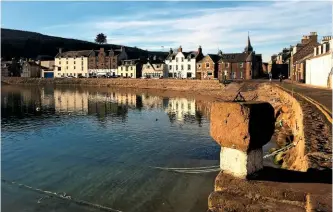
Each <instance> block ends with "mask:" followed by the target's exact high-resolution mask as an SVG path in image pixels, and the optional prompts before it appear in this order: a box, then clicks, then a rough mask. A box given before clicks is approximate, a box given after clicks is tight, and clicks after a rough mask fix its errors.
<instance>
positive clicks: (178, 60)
mask: <svg viewBox="0 0 333 212" xmlns="http://www.w3.org/2000/svg"><path fill="white" fill-rule="evenodd" d="M203 57H204V56H203V54H202V48H201V46H199V48H198V51H196V52H183V49H182V47H181V46H180V47H179V48H178V52H176V53H174V52H173V51H172V49H170V52H169V55H168V57H167V58H166V60H165V64H166V65H167V67H168V73H169V77H172V78H181V79H185V78H192V79H194V78H195V73H196V62H197V61H199V60H201V59H202V58H203Z"/></svg>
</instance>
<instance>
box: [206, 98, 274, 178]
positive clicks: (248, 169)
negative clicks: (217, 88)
mask: <svg viewBox="0 0 333 212" xmlns="http://www.w3.org/2000/svg"><path fill="white" fill-rule="evenodd" d="M210 121H211V124H210V134H211V136H212V137H213V139H214V140H215V141H216V142H217V143H218V144H220V145H221V157H220V158H221V162H220V166H221V169H222V170H223V171H224V172H226V173H230V174H231V175H233V176H236V177H241V178H244V177H246V176H247V175H250V174H252V173H254V172H256V171H258V170H260V169H262V167H263V159H262V157H263V152H262V146H263V145H265V144H266V143H267V142H269V141H270V139H271V137H272V135H273V133H274V127H275V126H274V124H275V117H274V108H273V107H272V106H271V105H270V104H269V103H265V102H242V103H236V102H219V103H214V104H213V105H212V107H211V118H210Z"/></svg>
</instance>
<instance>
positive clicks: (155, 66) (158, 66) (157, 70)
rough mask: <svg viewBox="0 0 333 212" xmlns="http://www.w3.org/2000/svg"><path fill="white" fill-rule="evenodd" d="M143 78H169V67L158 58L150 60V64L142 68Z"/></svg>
mask: <svg viewBox="0 0 333 212" xmlns="http://www.w3.org/2000/svg"><path fill="white" fill-rule="evenodd" d="M142 77H145V78H161V77H163V78H167V77H168V67H167V65H166V64H165V63H164V62H163V61H161V60H159V59H157V58H156V56H154V57H153V58H149V60H148V62H147V63H145V64H143V66H142Z"/></svg>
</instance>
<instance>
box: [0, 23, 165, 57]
mask: <svg viewBox="0 0 333 212" xmlns="http://www.w3.org/2000/svg"><path fill="white" fill-rule="evenodd" d="M100 47H104V48H105V49H106V50H107V49H110V48H120V46H119V45H116V44H105V45H99V44H96V43H92V42H88V41H82V40H76V39H69V38H61V37H55V36H49V35H43V34H40V33H36V32H27V31H21V30H13V29H4V28H1V57H2V58H3V59H4V60H10V59H11V58H13V57H15V58H19V57H24V58H32V59H35V58H36V57H37V56H38V55H50V56H55V55H56V54H57V53H58V49H59V48H62V49H63V51H69V50H88V49H95V50H98V49H99V48H100ZM125 47H126V51H127V52H129V53H130V54H129V55H135V56H137V55H140V56H145V57H146V56H148V55H151V54H155V55H158V56H162V55H166V54H167V53H166V52H149V51H145V50H142V49H139V48H133V47H127V46H125Z"/></svg>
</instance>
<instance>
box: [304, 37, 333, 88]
mask: <svg viewBox="0 0 333 212" xmlns="http://www.w3.org/2000/svg"><path fill="white" fill-rule="evenodd" d="M332 48H333V39H332V36H324V37H323V40H322V42H321V44H320V45H319V46H317V47H315V48H314V49H313V53H312V56H311V57H309V58H307V59H306V61H305V73H306V74H305V76H306V77H305V83H306V84H309V85H316V86H324V87H330V88H332V87H333V86H332V85H333V84H332V74H333V61H332V60H333V56H332V52H333V51H332Z"/></svg>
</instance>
